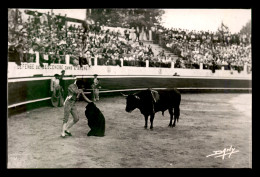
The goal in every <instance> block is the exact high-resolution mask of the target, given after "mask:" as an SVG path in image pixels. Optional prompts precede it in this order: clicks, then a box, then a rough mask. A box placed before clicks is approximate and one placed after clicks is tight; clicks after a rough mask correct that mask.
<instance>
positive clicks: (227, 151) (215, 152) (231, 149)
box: [206, 145, 239, 160]
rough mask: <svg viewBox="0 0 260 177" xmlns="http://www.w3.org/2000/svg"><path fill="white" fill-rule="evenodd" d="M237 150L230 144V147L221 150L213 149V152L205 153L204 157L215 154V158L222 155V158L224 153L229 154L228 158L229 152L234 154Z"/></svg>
mask: <svg viewBox="0 0 260 177" xmlns="http://www.w3.org/2000/svg"><path fill="white" fill-rule="evenodd" d="M237 152H239V151H238V150H236V148H232V145H231V146H230V148H225V149H224V150H223V151H221V150H218V151H213V154H210V155H207V156H206V157H210V156H215V158H218V157H222V160H224V159H225V156H226V155H229V156H228V158H230V156H231V154H234V153H237Z"/></svg>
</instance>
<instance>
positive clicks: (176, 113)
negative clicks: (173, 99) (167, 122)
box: [173, 106, 180, 127]
mask: <svg viewBox="0 0 260 177" xmlns="http://www.w3.org/2000/svg"><path fill="white" fill-rule="evenodd" d="M179 116H180V108H179V106H176V107H175V108H174V122H173V127H175V122H176V119H177V121H178V119H179Z"/></svg>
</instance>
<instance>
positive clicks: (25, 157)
mask: <svg viewBox="0 0 260 177" xmlns="http://www.w3.org/2000/svg"><path fill="white" fill-rule="evenodd" d="M251 100H252V94H182V101H181V107H180V109H181V116H180V119H179V122H178V123H177V126H176V127H174V128H170V127H168V124H169V113H168V112H165V115H164V117H163V116H162V115H161V113H160V112H159V113H157V114H156V116H155V120H154V130H153V131H151V130H149V129H147V130H146V129H144V128H143V126H144V118H143V116H142V115H141V113H140V111H139V110H134V111H133V112H132V113H127V112H125V98H124V97H120V96H114V97H105V98H101V100H100V101H99V102H97V103H96V105H97V106H98V107H99V109H100V110H101V111H102V112H103V114H104V116H105V118H106V136H105V137H88V136H87V133H88V131H89V130H90V129H89V127H88V125H87V119H86V118H85V115H84V111H85V106H86V104H87V103H85V102H78V103H77V106H78V111H79V116H80V121H79V122H78V123H77V124H76V125H75V126H74V127H73V128H72V129H71V132H72V134H73V136H72V137H67V138H65V139H63V138H61V137H60V132H61V125H62V119H63V107H62V108H52V107H43V108H39V109H35V110H31V111H29V112H25V113H21V114H19V115H14V116H12V117H9V118H8V121H7V124H8V127H7V128H8V129H7V131H8V132H7V133H8V147H7V150H8V152H7V154H8V163H7V165H8V166H7V167H8V168H151V167H152V168H204V167H205V168H215V167H217V168H252V134H251V133H252V124H251V123H252V115H251V110H252V108H251V106H252V101H251ZM230 146H232V148H235V150H238V151H239V152H237V153H234V154H232V155H231V156H230V158H229V157H228V156H225V159H224V160H223V159H222V158H214V157H213V156H211V157H206V156H207V155H210V154H213V151H217V150H223V149H224V148H229V147H230Z"/></svg>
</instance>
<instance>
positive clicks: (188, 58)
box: [155, 28, 251, 70]
mask: <svg viewBox="0 0 260 177" xmlns="http://www.w3.org/2000/svg"><path fill="white" fill-rule="evenodd" d="M155 43H158V44H159V45H160V46H162V47H163V48H165V49H166V50H168V51H170V52H172V53H174V54H175V55H177V56H178V58H179V59H177V61H176V67H180V68H185V67H186V68H187V67H189V68H198V67H199V64H200V63H203V64H204V67H208V65H212V64H214V65H216V67H217V68H219V67H221V66H223V65H224V66H225V67H228V68H229V69H230V68H231V67H233V68H234V69H238V70H240V69H241V68H242V66H243V65H244V64H248V65H251V35H246V34H243V35H238V34H231V33H230V32H223V33H220V32H209V31H195V30H192V31H189V30H183V29H174V28H172V29H166V28H163V29H160V30H158V31H157V33H156V36H155Z"/></svg>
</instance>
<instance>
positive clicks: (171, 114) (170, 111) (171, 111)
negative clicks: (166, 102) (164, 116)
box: [168, 108, 173, 127]
mask: <svg viewBox="0 0 260 177" xmlns="http://www.w3.org/2000/svg"><path fill="white" fill-rule="evenodd" d="M168 111H169V114H170V123H169V125H168V126H169V127H172V119H173V110H172V108H170V109H168Z"/></svg>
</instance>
